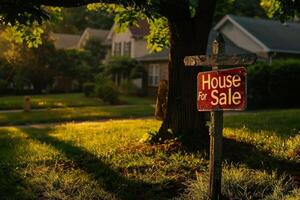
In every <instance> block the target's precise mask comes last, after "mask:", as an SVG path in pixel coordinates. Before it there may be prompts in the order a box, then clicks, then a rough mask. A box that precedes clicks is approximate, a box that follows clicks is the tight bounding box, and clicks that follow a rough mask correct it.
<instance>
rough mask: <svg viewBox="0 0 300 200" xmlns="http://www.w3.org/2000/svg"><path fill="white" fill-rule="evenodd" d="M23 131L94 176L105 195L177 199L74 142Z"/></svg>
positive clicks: (125, 197) (121, 197)
mask: <svg viewBox="0 0 300 200" xmlns="http://www.w3.org/2000/svg"><path fill="white" fill-rule="evenodd" d="M22 131H23V132H25V133H26V134H27V135H28V136H29V137H30V138H31V139H34V140H37V141H40V142H43V143H46V144H48V145H51V146H52V147H54V148H56V149H57V150H59V151H60V152H62V153H63V154H65V155H66V156H67V158H68V159H70V160H72V161H73V162H74V164H75V166H76V167H78V168H80V169H81V170H83V171H85V172H86V173H88V174H90V175H92V177H93V178H94V179H95V180H96V181H97V183H98V184H99V185H100V186H101V187H102V188H103V189H104V190H105V191H107V192H109V193H111V194H114V195H115V196H116V197H117V198H118V199H130V200H131V199H141V200H142V199H166V198H172V197H174V196H175V195H176V193H172V192H168V191H165V190H163V189H162V187H161V185H162V184H163V183H161V184H160V183H157V184H151V183H147V182H144V181H142V180H134V179H130V178H128V177H125V176H123V175H122V174H121V173H120V172H118V171H117V170H116V169H113V168H112V166H110V165H109V164H107V163H105V161H103V160H102V159H101V158H99V157H96V156H95V155H93V154H92V153H90V152H88V151H86V150H84V149H83V148H80V147H77V146H74V145H73V144H72V143H71V142H65V141H61V140H58V139H56V138H54V137H52V136H50V135H49V134H47V133H43V134H38V133H35V131H32V129H31V130H30V131H27V132H26V129H22Z"/></svg>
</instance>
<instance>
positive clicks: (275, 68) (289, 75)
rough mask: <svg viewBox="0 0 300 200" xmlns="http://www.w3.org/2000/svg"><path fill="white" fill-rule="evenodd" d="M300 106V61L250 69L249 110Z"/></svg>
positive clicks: (275, 63)
mask: <svg viewBox="0 0 300 200" xmlns="http://www.w3.org/2000/svg"><path fill="white" fill-rule="evenodd" d="M299 106H300V60H280V61H275V62H273V64H272V65H268V64H267V63H258V64H256V65H254V66H250V67H248V108H288V107H299Z"/></svg>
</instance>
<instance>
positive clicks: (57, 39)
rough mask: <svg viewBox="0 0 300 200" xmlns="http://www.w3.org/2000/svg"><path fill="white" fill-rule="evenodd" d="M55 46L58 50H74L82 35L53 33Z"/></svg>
mask: <svg viewBox="0 0 300 200" xmlns="http://www.w3.org/2000/svg"><path fill="white" fill-rule="evenodd" d="M51 37H52V38H53V42H54V46H55V48H57V49H72V48H76V46H77V44H78V42H79V40H80V35H72V34H63V33H51Z"/></svg>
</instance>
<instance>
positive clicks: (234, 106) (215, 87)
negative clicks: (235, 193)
mask: <svg viewBox="0 0 300 200" xmlns="http://www.w3.org/2000/svg"><path fill="white" fill-rule="evenodd" d="M224 54H225V45H224V39H223V37H222V35H221V34H219V36H218V38H217V40H215V41H214V42H213V44H212V55H211V56H207V55H200V56H187V57H185V59H184V63H185V65H186V66H210V67H212V71H210V72H200V73H199V74H198V78H197V80H198V83H197V87H198V89H197V107H198V111H211V113H210V116H211V125H210V150H209V152H210V153H209V156H210V160H209V191H208V192H209V196H210V199H212V200H220V199H222V196H221V177H222V134H223V133H222V132H223V110H244V109H245V108H246V102H247V101H246V100H247V96H246V94H247V93H246V70H245V68H241V67H239V68H234V69H227V70H220V69H219V66H245V65H251V64H254V63H255V61H256V55H255V54H244V55H232V56H226V55H224Z"/></svg>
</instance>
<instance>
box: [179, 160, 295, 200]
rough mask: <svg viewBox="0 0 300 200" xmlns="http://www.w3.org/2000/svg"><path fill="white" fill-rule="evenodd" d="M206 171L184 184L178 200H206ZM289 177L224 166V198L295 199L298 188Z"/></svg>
mask: <svg viewBox="0 0 300 200" xmlns="http://www.w3.org/2000/svg"><path fill="white" fill-rule="evenodd" d="M208 183H209V181H208V174H201V175H200V174H198V175H197V180H194V181H191V182H189V183H187V189H186V191H185V192H184V194H183V195H182V196H180V197H179V198H178V199H199V200H208V199H209V197H208V192H207V191H208ZM295 186H296V185H295V183H294V181H293V180H292V179H291V178H289V177H288V176H285V175H283V176H278V175H277V174H276V173H272V174H268V173H267V172H265V171H257V170H252V169H248V168H245V167H242V166H238V167H236V166H228V165H227V166H225V167H224V168H223V172H222V195H223V199H245V200H248V199H249V200H250V199H263V200H296V199H297V198H298V197H299V195H300V190H299V189H296V187H295Z"/></svg>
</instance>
